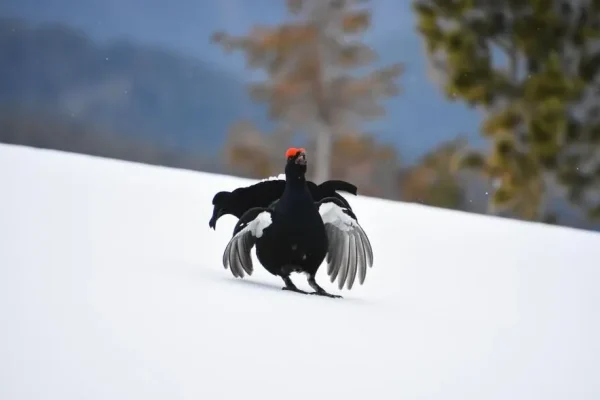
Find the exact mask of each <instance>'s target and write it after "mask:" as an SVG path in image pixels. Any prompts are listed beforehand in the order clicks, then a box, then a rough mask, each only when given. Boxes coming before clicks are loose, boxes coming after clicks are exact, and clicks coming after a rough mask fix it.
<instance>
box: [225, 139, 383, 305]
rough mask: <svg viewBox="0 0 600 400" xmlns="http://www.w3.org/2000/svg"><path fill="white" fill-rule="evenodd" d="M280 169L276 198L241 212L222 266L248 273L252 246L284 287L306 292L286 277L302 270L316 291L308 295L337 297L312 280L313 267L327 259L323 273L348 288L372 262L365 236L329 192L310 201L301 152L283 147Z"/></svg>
mask: <svg viewBox="0 0 600 400" xmlns="http://www.w3.org/2000/svg"><path fill="white" fill-rule="evenodd" d="M285 173H286V180H285V187H284V190H283V193H282V195H281V197H280V198H279V200H278V201H277V202H275V203H274V204H271V205H269V206H266V207H253V208H251V209H249V210H248V211H246V212H245V213H244V214H243V215H242V216H241V217H240V219H239V220H238V222H237V224H236V226H235V228H234V232H233V236H232V238H231V239H230V241H229V243H228V244H227V246H226V248H225V251H224V253H223V265H224V267H225V268H228V267H229V268H230V270H231V272H232V274H233V275H234V276H235V277H240V278H243V277H244V275H245V274H248V275H251V274H252V272H253V265H252V258H251V256H250V254H251V253H250V252H251V250H252V248H253V247H254V246H256V256H257V258H258V260H259V261H260V263H261V264H262V266H263V267H264V268H265V269H266V270H267V271H269V272H270V273H271V274H273V275H276V276H279V277H281V278H282V279H283V281H284V283H285V287H283V289H284V290H291V291H295V292H299V293H306V292H304V291H301V290H299V289H298V288H297V287H296V286H295V285H294V283H293V282H292V280H291V278H290V274H291V273H293V272H302V273H305V274H306V275H307V276H308V283H309V285H310V286H311V287H312V288H313V289H314V290H315V291H314V292H313V293H311V294H317V295H322V296H329V297H341V296H334V295H331V294H329V293H327V292H326V291H325V290H324V289H323V288H321V287H320V286H319V285H318V284H317V282H316V281H315V276H316V274H317V271H318V269H319V267H320V265H321V264H322V262H323V261H324V260H325V259H327V264H328V269H327V273H328V275H329V277H330V279H331V282H333V281H334V280H335V279H337V280H338V287H339V289H342V288H343V286H344V285H347V288H348V289H351V288H352V286H353V284H354V282H355V279H356V276H357V275H358V279H359V282H360V284H362V283H363V282H364V280H365V277H366V271H367V267H371V266H372V265H373V251H372V248H371V244H370V242H369V239H368V238H367V235H366V233H365V232H364V230H363V229H362V227H361V226H360V225H359V224H358V221H357V219H356V215H355V214H354V212H353V211H352V209H351V208H350V207H349V206H348V205H347V202H345V201H342V200H340V199H339V198H337V197H333V196H332V197H326V198H322V199H320V200H318V201H315V199H314V198H313V196H312V194H311V192H310V190H309V189H308V184H307V181H306V179H305V173H306V155H305V153H304V152H303V151H298V152H296V153H294V152H291V153H290V152H288V160H287V164H286V169H285ZM340 197H341V196H340Z"/></svg>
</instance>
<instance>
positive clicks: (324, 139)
mask: <svg viewBox="0 0 600 400" xmlns="http://www.w3.org/2000/svg"><path fill="white" fill-rule="evenodd" d="M332 144H333V140H332V135H331V130H330V129H329V126H327V125H326V124H319V130H318V133H317V148H316V157H315V174H314V182H315V183H316V184H317V185H318V184H320V183H323V182H325V181H326V180H328V179H329V174H330V168H331V147H332Z"/></svg>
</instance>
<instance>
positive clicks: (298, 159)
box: [296, 153, 306, 165]
mask: <svg viewBox="0 0 600 400" xmlns="http://www.w3.org/2000/svg"><path fill="white" fill-rule="evenodd" d="M296 164H298V165H306V153H300V154H299V155H298V157H296Z"/></svg>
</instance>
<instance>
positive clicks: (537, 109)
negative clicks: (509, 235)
mask: <svg viewBox="0 0 600 400" xmlns="http://www.w3.org/2000/svg"><path fill="white" fill-rule="evenodd" d="M413 5H414V9H415V12H416V13H417V17H418V30H419V32H420V33H421V34H422V36H423V37H424V39H425V43H426V47H427V51H428V55H429V60H430V61H431V64H432V66H433V69H434V72H435V74H436V75H437V78H439V79H440V80H441V82H442V84H443V86H444V89H445V92H446V94H447V96H448V97H449V98H451V99H453V100H462V101H465V102H467V103H468V104H470V105H472V106H476V107H479V108H481V109H483V110H484V111H485V114H486V118H485V122H484V124H483V126H482V133H483V135H484V136H486V137H488V138H489V139H491V140H492V142H493V149H492V151H491V152H489V153H488V154H479V153H469V154H467V155H466V156H465V157H463V158H462V161H461V162H459V163H458V164H457V165H458V166H459V167H471V168H478V169H480V170H482V171H483V172H484V173H485V174H486V175H487V176H489V177H490V179H491V180H492V182H493V183H494V187H495V191H494V193H493V196H491V197H490V198H491V201H492V206H493V207H496V208H502V209H508V210H510V211H511V212H512V213H513V214H514V216H517V217H520V218H524V219H530V220H543V219H545V218H546V217H547V212H548V211H549V210H547V209H546V208H547V207H546V204H547V199H546V196H545V194H546V193H547V188H548V185H549V184H553V183H554V182H557V183H559V184H562V185H563V187H565V188H566V191H567V192H568V193H567V194H568V198H569V199H570V200H571V201H572V202H574V203H575V204H577V205H578V206H580V207H582V209H584V210H588V211H589V214H590V216H592V215H598V216H600V208H599V207H598V206H597V205H598V204H600V197H598V195H597V193H594V192H596V191H597V190H598V187H599V185H598V183H599V178H600V165H599V162H598V161H599V157H598V150H599V147H598V143H599V142H600V106H598V94H600V90H599V89H600V86H599V83H600V80H598V68H599V67H600V47H599V46H598V39H600V1H598V0H591V1H586V2H569V1H558V0H494V1H492V0H453V1H449V0H413Z"/></svg>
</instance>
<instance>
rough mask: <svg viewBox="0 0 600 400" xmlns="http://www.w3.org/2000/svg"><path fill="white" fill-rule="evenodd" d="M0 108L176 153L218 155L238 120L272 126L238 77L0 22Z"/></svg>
mask: <svg viewBox="0 0 600 400" xmlns="http://www.w3.org/2000/svg"><path fill="white" fill-rule="evenodd" d="M0 70H1V71H2V74H0V107H5V108H6V107H9V108H11V109H14V108H19V109H24V110H27V111H31V110H34V111H35V110H38V111H42V112H44V113H46V114H50V113H54V114H57V115H62V116H68V117H70V118H73V119H76V120H78V121H81V122H85V123H87V124H94V125H97V126H98V127H100V128H101V129H100V130H102V131H106V132H109V131H110V132H116V133H119V134H123V135H127V136H131V137H133V138H135V139H142V138H143V139H145V140H148V141H150V142H154V143H156V144H163V145H166V146H168V147H170V148H173V149H180V150H181V149H192V150H193V151H194V152H198V151H204V152H206V153H214V152H215V150H217V149H218V148H219V147H220V145H221V144H222V142H223V139H224V134H225V133H226V131H227V129H228V127H229V126H230V124H231V123H232V122H233V121H235V120H236V119H238V118H240V117H247V118H250V119H252V120H253V121H254V122H255V123H256V124H257V125H258V126H259V127H261V128H263V129H266V127H267V126H268V125H269V124H268V121H267V119H266V118H265V113H264V112H263V109H262V107H261V106H260V105H257V104H253V103H252V102H250V100H249V99H248V98H247V95H246V91H245V88H244V84H243V82H242V81H241V80H239V78H237V77H236V76H233V75H230V74H228V73H226V72H224V71H222V70H220V69H219V68H218V67H215V66H213V65H210V64H208V63H206V62H203V61H201V60H197V59H193V58H190V57H186V56H183V55H180V54H177V53H175V52H170V51H167V50H161V49H155V48H150V47H145V46H140V45H136V44H133V43H130V42H127V41H116V42H112V43H108V44H100V43H96V42H94V41H92V40H90V39H89V38H88V37H87V36H86V35H84V34H83V33H81V32H79V31H76V30H73V29H69V28H67V27H64V26H61V25H56V24H52V25H40V26H37V27H31V26H28V25H27V24H25V23H23V22H22V21H16V20H7V19H4V20H0Z"/></svg>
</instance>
